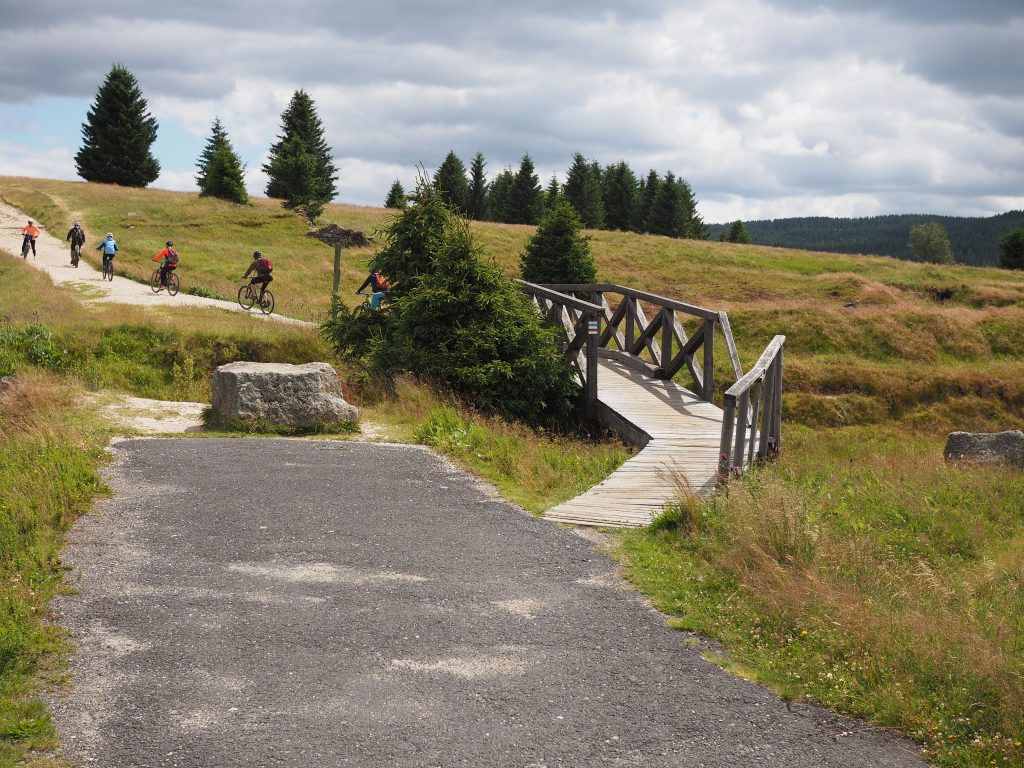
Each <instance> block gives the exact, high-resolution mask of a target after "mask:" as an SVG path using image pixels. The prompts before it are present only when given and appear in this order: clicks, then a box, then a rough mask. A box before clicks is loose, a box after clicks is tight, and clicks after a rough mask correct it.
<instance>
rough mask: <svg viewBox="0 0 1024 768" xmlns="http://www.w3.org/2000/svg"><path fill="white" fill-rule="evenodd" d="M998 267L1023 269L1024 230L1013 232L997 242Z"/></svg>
mask: <svg viewBox="0 0 1024 768" xmlns="http://www.w3.org/2000/svg"><path fill="white" fill-rule="evenodd" d="M999 266H1000V267H1002V268H1003V269H1024V228H1021V229H1015V230H1013V232H1010V234H1008V235H1006V236H1005V237H1003V238H1002V239H1001V240H1000V241H999Z"/></svg>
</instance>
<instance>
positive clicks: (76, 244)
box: [64, 221, 85, 267]
mask: <svg viewBox="0 0 1024 768" xmlns="http://www.w3.org/2000/svg"><path fill="white" fill-rule="evenodd" d="M64 239H65V240H68V241H70V243H71V266H73V267H77V266H78V257H79V255H80V254H81V253H82V246H83V245H85V230H84V229H82V225H81V224H79V223H78V222H77V221H76V222H75V226H73V227H72V228H71V229H69V230H68V236H67V237H65V238H64Z"/></svg>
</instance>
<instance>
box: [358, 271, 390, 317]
mask: <svg viewBox="0 0 1024 768" xmlns="http://www.w3.org/2000/svg"><path fill="white" fill-rule="evenodd" d="M366 286H370V309H377V307H379V306H380V303H381V301H383V299H384V297H385V296H387V295H388V289H389V288H390V287H391V286H390V285H389V284H388V279H387V278H386V277H385V276H384V275H382V274H381V273H380V272H371V273H370V274H369V275H367V277H366V279H365V280H363V284H362V285H360V286H359V287H358V288H356V293H362V292H363V288H365V287H366Z"/></svg>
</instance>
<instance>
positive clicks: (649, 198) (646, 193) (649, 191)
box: [636, 168, 661, 232]
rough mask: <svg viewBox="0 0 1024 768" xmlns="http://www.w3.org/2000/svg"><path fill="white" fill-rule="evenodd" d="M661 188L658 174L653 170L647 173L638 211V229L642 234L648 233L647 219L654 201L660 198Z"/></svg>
mask: <svg viewBox="0 0 1024 768" xmlns="http://www.w3.org/2000/svg"><path fill="white" fill-rule="evenodd" d="M660 186H661V179H660V178H658V172H657V171H656V170H654V169H653V168H652V169H651V170H650V171H648V172H647V179H646V180H645V181H644V182H643V188H642V189H641V190H640V205H639V207H638V209H637V218H636V227H637V229H639V230H640V231H641V232H646V231H647V217H648V216H650V215H651V209H652V208H653V207H654V199H655V198H656V197H657V196H658V187H660Z"/></svg>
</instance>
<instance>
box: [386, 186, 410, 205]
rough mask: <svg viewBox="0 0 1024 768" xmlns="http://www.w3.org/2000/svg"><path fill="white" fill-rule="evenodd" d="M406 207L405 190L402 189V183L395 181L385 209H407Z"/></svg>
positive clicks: (389, 192)
mask: <svg viewBox="0 0 1024 768" xmlns="http://www.w3.org/2000/svg"><path fill="white" fill-rule="evenodd" d="M406 205H407V201H406V199H405V189H404V188H403V187H402V182H400V181H399V180H398V179H395V183H394V184H392V185H391V189H390V190H389V191H388V197H387V199H386V200H385V201H384V207H385V208H405V206H406Z"/></svg>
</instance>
